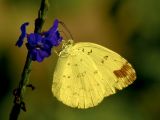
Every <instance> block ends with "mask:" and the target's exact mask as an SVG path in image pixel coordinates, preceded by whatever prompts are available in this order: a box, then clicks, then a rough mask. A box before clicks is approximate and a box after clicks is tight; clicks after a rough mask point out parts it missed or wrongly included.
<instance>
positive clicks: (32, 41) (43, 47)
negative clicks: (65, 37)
mask: <svg viewBox="0 0 160 120" xmlns="http://www.w3.org/2000/svg"><path fill="white" fill-rule="evenodd" d="M58 23H59V21H58V20H57V19H56V20H55V21H54V24H53V26H52V27H51V28H50V29H49V30H48V31H47V32H44V33H41V34H39V33H30V34H27V33H26V27H27V26H28V25H29V23H28V22H26V23H24V24H22V25H21V35H20V37H19V39H18V41H17V43H16V46H18V47H21V46H22V45H23V42H24V39H25V38H26V37H27V43H26V46H27V49H28V51H29V54H30V58H31V59H32V60H33V61H38V62H42V61H43V59H44V58H45V57H49V56H50V55H51V49H52V47H53V46H58V45H59V44H60V42H61V41H62V37H61V36H60V33H59V31H58Z"/></svg>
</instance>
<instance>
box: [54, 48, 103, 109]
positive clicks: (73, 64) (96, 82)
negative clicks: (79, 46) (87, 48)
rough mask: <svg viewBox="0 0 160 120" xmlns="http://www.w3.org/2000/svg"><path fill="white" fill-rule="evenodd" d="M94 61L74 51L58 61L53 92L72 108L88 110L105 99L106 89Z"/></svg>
mask: <svg viewBox="0 0 160 120" xmlns="http://www.w3.org/2000/svg"><path fill="white" fill-rule="evenodd" d="M101 78H102V75H101V73H100V72H98V70H97V67H96V64H95V63H94V61H93V60H92V59H91V58H90V57H89V56H87V55H86V54H84V53H83V52H82V51H81V52H80V51H77V50H75V51H72V52H71V54H69V55H67V56H66V57H61V56H60V58H59V59H58V62H57V66H56V69H55V73H54V78H53V79H54V81H53V86H52V91H53V93H54V95H55V96H56V97H57V98H58V99H59V100H60V101H62V102H63V103H64V104H67V105H69V106H71V107H78V108H88V107H93V106H95V105H97V104H98V103H99V102H101V101H102V100H103V98H104V94H105V88H104V85H103V84H102V82H101V81H100V79H101Z"/></svg>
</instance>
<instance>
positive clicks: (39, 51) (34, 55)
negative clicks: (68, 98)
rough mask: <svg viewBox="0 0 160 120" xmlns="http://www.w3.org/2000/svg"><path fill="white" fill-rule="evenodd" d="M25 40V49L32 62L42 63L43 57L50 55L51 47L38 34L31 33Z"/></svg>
mask: <svg viewBox="0 0 160 120" xmlns="http://www.w3.org/2000/svg"><path fill="white" fill-rule="evenodd" d="M27 40H28V43H27V49H28V51H29V53H30V58H31V59H32V60H33V61H38V62H42V61H43V59H44V58H45V57H49V56H50V55H51V48H52V45H51V44H50V43H49V42H47V41H46V40H45V39H43V38H42V36H41V35H40V34H37V33H31V34H30V35H28V36H27Z"/></svg>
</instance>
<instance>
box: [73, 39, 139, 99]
mask: <svg viewBox="0 0 160 120" xmlns="http://www.w3.org/2000/svg"><path fill="white" fill-rule="evenodd" d="M74 49H78V50H79V51H83V53H84V54H86V55H88V56H89V57H90V58H91V59H92V60H93V61H94V63H95V64H96V66H97V68H98V71H99V72H100V73H101V74H102V79H103V80H102V81H103V83H104V84H105V86H107V87H106V94H105V96H108V95H110V94H114V93H115V92H116V90H117V89H118V90H121V89H122V88H124V87H127V86H128V85H129V84H131V83H132V82H133V81H134V80H135V79H136V74H135V70H134V69H133V68H132V66H131V64H130V63H128V62H127V60H125V59H124V58H123V57H121V56H120V55H119V54H117V53H116V52H114V51H111V50H109V49H108V48H105V47H103V46H100V45H97V44H94V43H88V42H81V43H77V44H76V45H75V46H74Z"/></svg>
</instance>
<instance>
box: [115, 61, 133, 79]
mask: <svg viewBox="0 0 160 120" xmlns="http://www.w3.org/2000/svg"><path fill="white" fill-rule="evenodd" d="M113 73H114V74H115V75H116V77H117V78H124V77H128V79H129V80H131V81H133V80H135V79H136V74H135V71H134V69H133V68H132V66H131V65H130V64H129V63H127V62H126V63H125V64H124V65H123V66H122V68H121V69H119V70H114V71H113Z"/></svg>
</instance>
